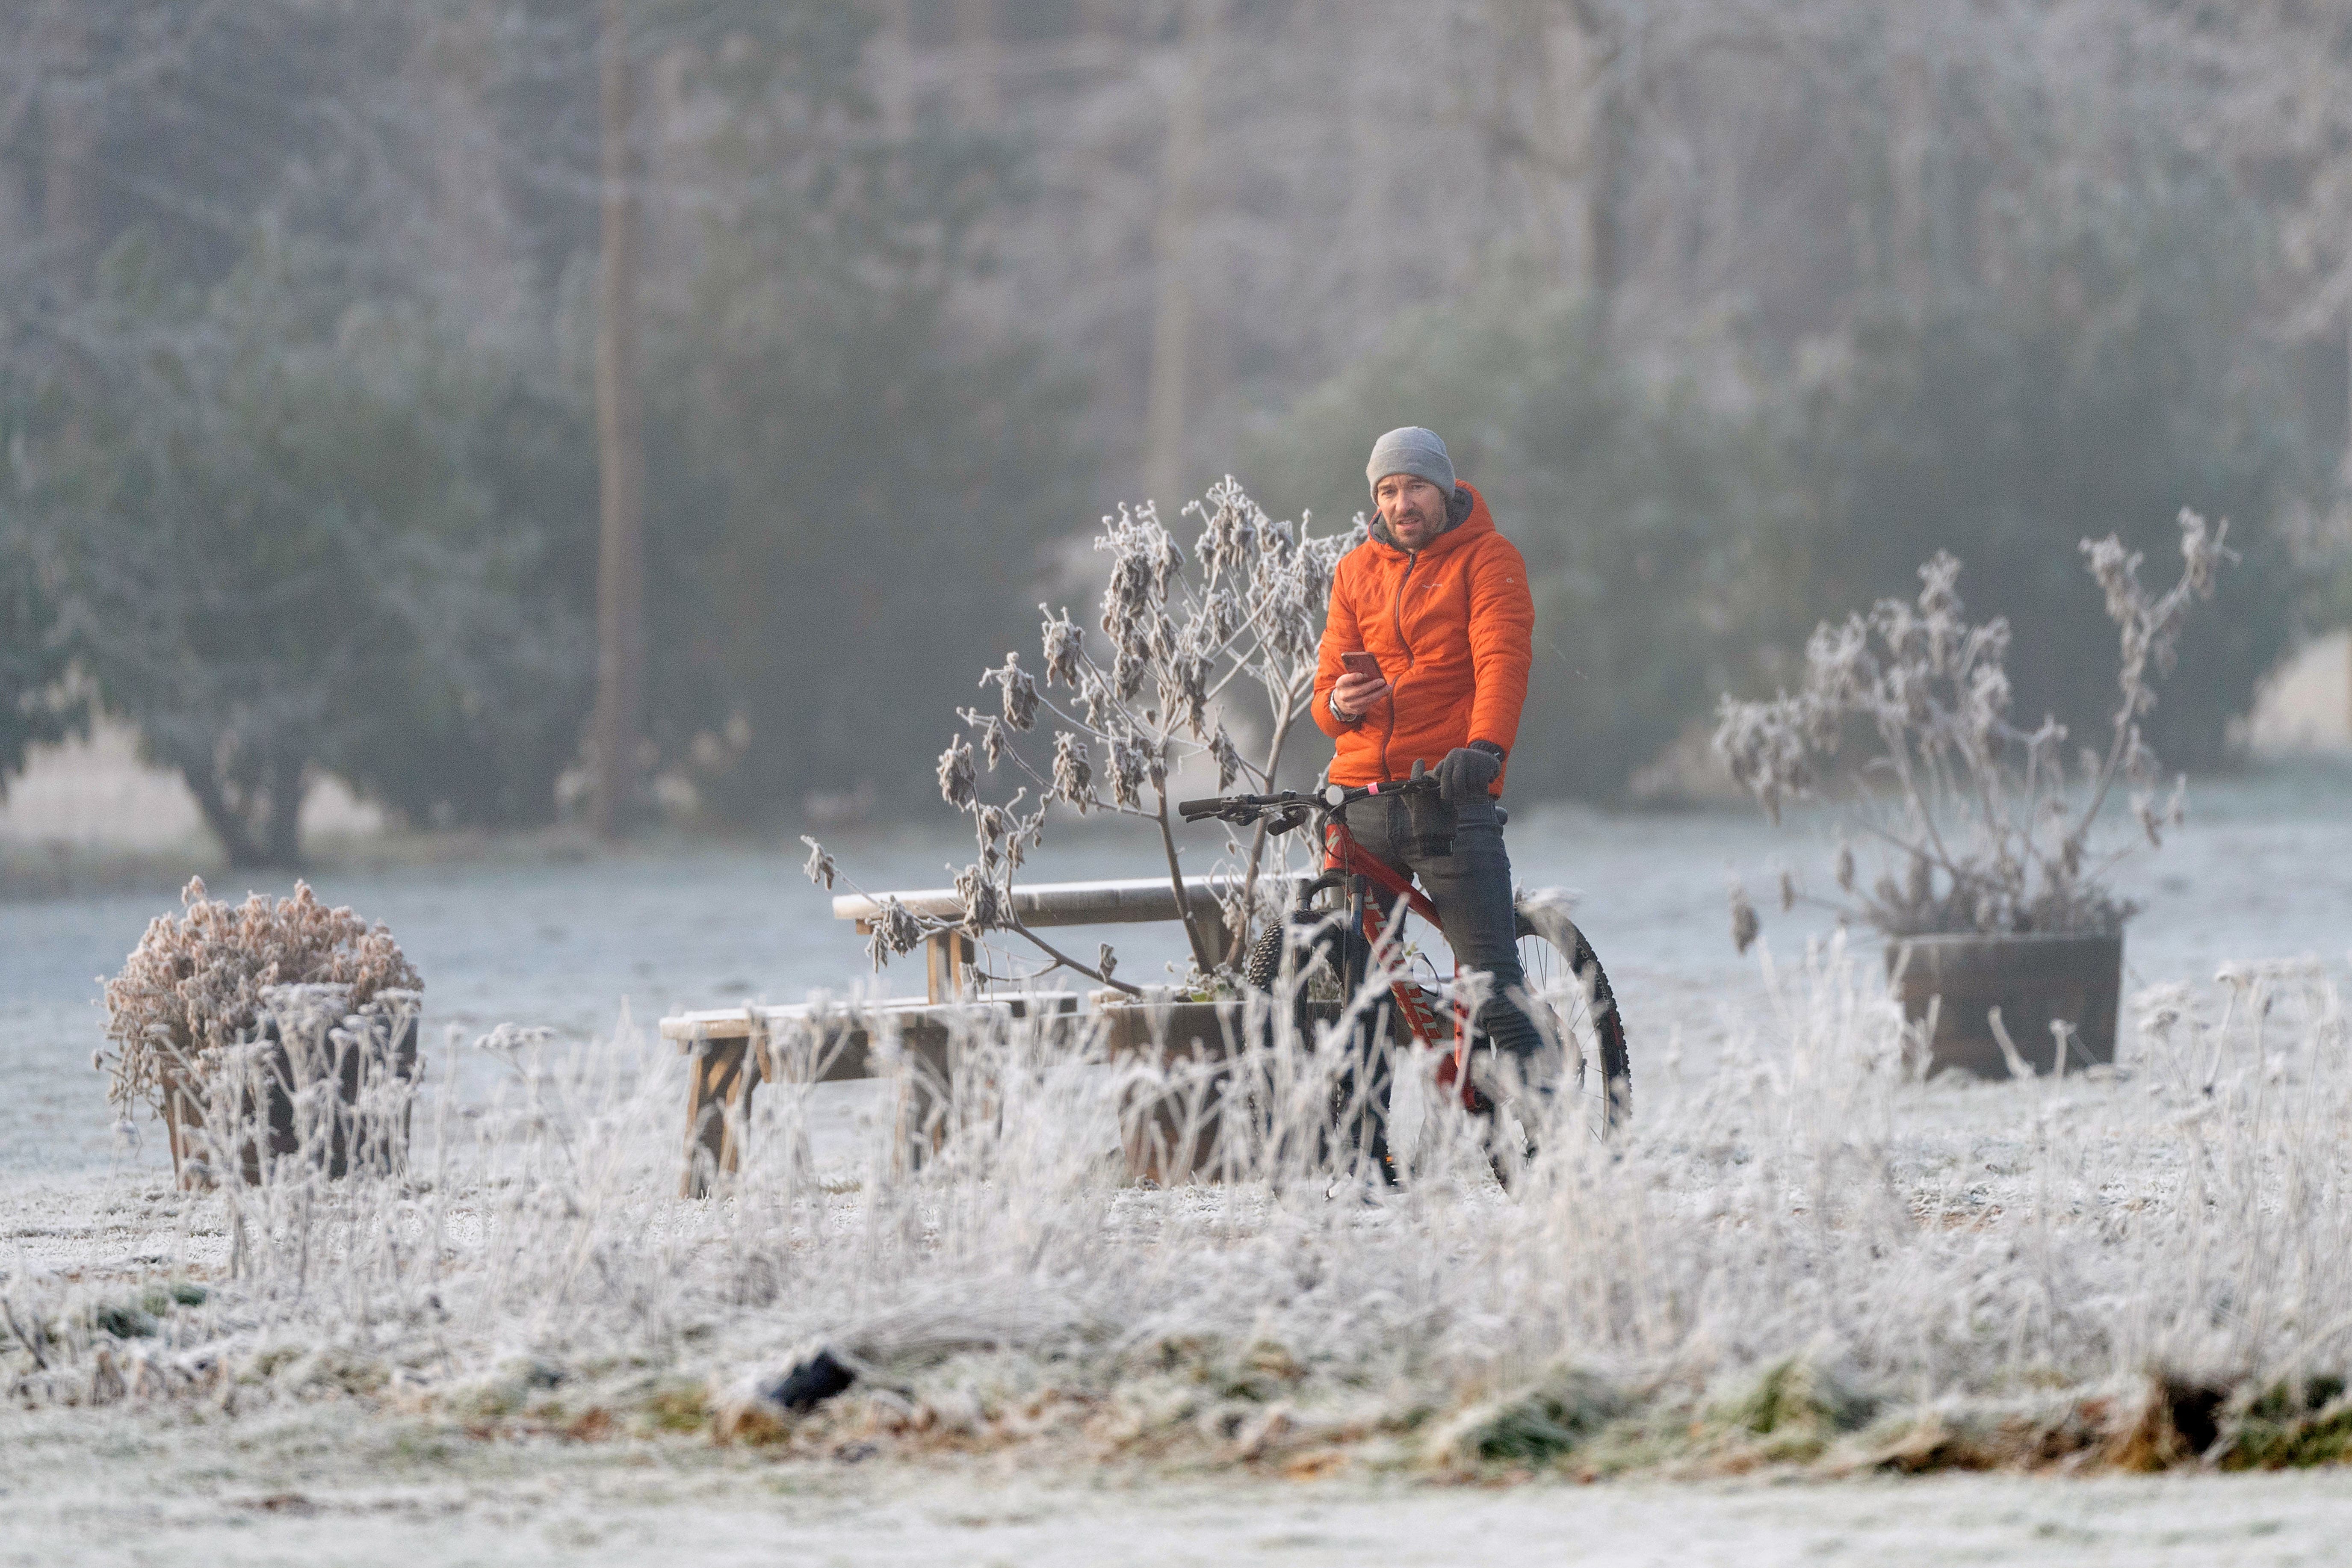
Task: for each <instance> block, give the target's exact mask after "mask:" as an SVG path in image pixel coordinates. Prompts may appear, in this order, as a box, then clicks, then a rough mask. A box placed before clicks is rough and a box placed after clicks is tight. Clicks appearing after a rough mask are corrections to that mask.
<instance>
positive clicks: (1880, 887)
mask: <svg viewBox="0 0 2352 1568" xmlns="http://www.w3.org/2000/svg"><path fill="white" fill-rule="evenodd" d="M2229 531H2230V524H2229V522H2228V521H2227V520H2226V519H2225V520H2223V521H2222V522H2221V525H2220V526H2219V527H2218V528H2216V527H2210V526H2209V525H2208V524H2207V522H2206V521H2205V519H2203V518H2202V517H2200V516H2199V515H2198V514H2197V513H2195V512H2193V511H2190V510H2185V509H2184V510H2182V511H2181V513H2180V555H2181V563H2182V565H2181V573H2180V578H2179V582H2177V583H2176V584H2173V586H2172V587H2171V588H2169V589H2168V590H2167V591H2166V592H2165V593H2163V594H2162V595H2151V594H2150V593H2149V592H2148V590H2147V587H2146V586H2145V585H2144V584H2142V583H2141V582H2140V580H2139V569H2140V567H2141V565H2142V564H2143V560H2142V557H2141V556H2140V555H2139V554H2138V553H2137V552H2132V551H2127V550H2126V549H2125V548H2124V546H2123V544H2122V543H2121V542H2119V541H2118V540H2117V539H2116V537H2115V536H2114V535H2112V534H2110V535H2109V536H2108V537H2106V538H2105V539H2103V540H2099V541H2097V542H2093V541H2091V540H2087V539H2086V540H2084V541H2083V543H2082V551H2083V554H2084V557H2085V559H2086V562H2087V563H2088V567H2089V570H2090V573H2091V575H2092V577H2093V578H2094V579H2095V581H2096V583H2097V584H2098V586H2099V589H2100V592H2101V593H2102V595H2104V596H2105V608H2106V613H2107V618H2108V619H2109V620H2111V621H2113V622H2114V623H2115V626H2116V633H2117V637H2118V639H2119V642H2120V657H2119V661H2118V665H2117V670H2116V683H2117V689H2118V699H2119V700H2118V701H2117V705H2116V712H2115V717H2114V720H2113V721H2112V726H2111V729H2112V732H2111V734H2110V735H2109V737H2108V741H2107V744H2106V746H2105V750H2104V751H2102V750H2099V749H2097V748H2093V747H2084V748H2083V749H2082V750H2081V751H2080V752H2079V753H2077V755H2076V757H2075V758H2074V763H2073V771H2072V773H2070V772H2069V761H2068V758H2067V755H2066V749H2065V742H2066V738H2067V736H2066V729H2065V726H2063V725H2062V724H2060V723H2059V722H2058V721H2056V720H2055V719H2053V718H2049V717H2046V716H2045V717H2044V718H2043V719H2042V722H2041V723H2040V724H2039V725H2038V726H2036V727H2035V728H2033V729H2032V730H2026V729H2022V728H2020V727H2019V726H2018V725H2017V724H2015V723H2013V722H2011V718H2010V700H2011V686H2010V679H2009V671H2008V668H2007V665H2006V661H2007V658H2008V655H2009V648H2010V627H2009V622H2008V621H2007V620H2006V619H2004V618H2001V617H1998V616H1997V617H1995V618H1994V619H1992V620H1990V621H1987V622H1985V623H1983V624H1982V625H1978V626H1971V625H1970V624H1969V620H1968V618H1967V616H1966V614H1965V613H1964V609H1963V606H1962V605H1961V603H1960V596H1959V592H1958V583H1959V575H1960V563H1959V561H1958V559H1957V558H1956V557H1954V556H1953V555H1951V554H1950V553H1949V552H1937V555H1936V557H1935V558H1934V559H1933V560H1931V561H1929V562H1928V563H1927V564H1926V565H1924V566H1922V567H1920V568H1919V578H1920V583H1921V587H1920V591H1919V595H1918V597H1917V598H1916V600H1915V601H1906V600H1902V599H1882V600H1880V601H1879V602H1878V603H1877V605H1874V607H1873V608H1872V609H1871V611H1870V613H1869V614H1868V615H1867V616H1861V615H1854V616H1847V617H1846V619H1845V620H1844V621H1843V623H1842V624H1839V625H1835V626H1832V625H1831V624H1830V623H1828V622H1823V623H1822V625H1821V626H1818V627H1816V628H1815V630H1814V632H1813V635H1812V637H1811V639H1810V640H1809V641H1808V642H1807V644H1806V646H1805V679H1804V684H1803V685H1802V686H1801V688H1800V689H1798V690H1797V691H1796V692H1795V693H1794V694H1791V693H1789V692H1786V691H1783V692H1781V693H1780V694H1779V695H1778V696H1776V697H1773V698H1771V699H1770V700H1765V701H1756V702H1741V701H1738V700H1733V699H1731V698H1729V697H1727V698H1725V699H1724V700H1723V706H1722V710H1721V723H1720V725H1719V727H1718V728H1717V731H1716V734H1715V749H1716V751H1717V753H1718V754H1720V755H1721V756H1722V757H1723V758H1724V760H1725V761H1726V762H1727V763H1728V764H1729V765H1730V768H1731V773H1732V776H1733V777H1735V778H1737V779H1738V781H1739V782H1740V783H1741V784H1745V785H1747V786H1748V788H1749V789H1750V790H1752V791H1753V792H1755V795H1756V798H1757V799H1758V800H1759V802H1760V803H1761V804H1762V805H1763V807H1764V810H1765V812H1766V813H1767V814H1768V815H1769V816H1771V818H1772V819H1773V820H1774V821H1775V822H1777V821H1779V820H1780V807H1781V805H1782V804H1783V803H1784V802H1785V801H1788V800H1790V799H1802V798H1804V797H1806V796H1809V795H1811V794H1813V792H1814V791H1815V790H1817V789H1819V788H1821V787H1822V784H1823V781H1824V778H1825V777H1826V775H1827V774H1828V772H1829V769H1830V763H1831V760H1832V758H1834V757H1835V756H1836V754H1837V752H1838V751H1839V748H1840V746H1841V744H1842V743H1843V742H1844V741H1845V740H1846V739H1847V737H1848V735H1849V733H1850V732H1851V731H1853V730H1854V729H1855V728H1857V727H1860V728H1862V729H1864V730H1865V731H1867V732H1868V733H1869V734H1871V735H1872V736H1873V737H1874V739H1875V741H1876V742H1877V749H1876V752H1875V753H1874V754H1873V755H1872V756H1870V757H1869V758H1868V760H1867V761H1866V763H1864V766H1863V767H1861V768H1858V769H1850V770H1848V771H1847V772H1846V773H1845V774H1844V775H1843V776H1845V777H1846V778H1848V779H1850V780H1851V781H1852V782H1853V785H1854V787H1855V788H1856V789H1857V791H1858V792H1859V793H1860V796H1861V798H1860V799H1859V801H1858V802H1857V804H1858V805H1860V807H1861V808H1862V809H1861V811H1860V812H1859V813H1858V815H1857V818H1856V820H1857V825H1858V826H1860V827H1861V828H1862V829H1863V831H1864V832H1865V833H1867V834H1868V835H1870V836H1872V837H1876V838H1877V839H1879V840H1880V841H1881V843H1882V844H1883V845H1884V846H1885V849H1886V851H1887V857H1888V859H1889V861H1890V862H1891V863H1890V864H1889V865H1888V866H1887V867H1886V868H1885V869H1884V870H1882V871H1881V872H1880V873H1879V875H1878V876H1877V877H1876V879H1874V880H1873V881H1871V882H1869V883H1868V884H1866V885H1865V884H1864V882H1863V881H1862V880H1861V879H1860V874H1859V872H1858V870H1857V868H1856V866H1855V861H1854V855H1853V847H1852V846H1850V845H1846V844H1841V845H1840V846H1839V848H1838V854H1837V865H1836V879H1837V885H1838V888H1839V889H1840V890H1841V891H1842V892H1843V894H1844V895H1845V900H1843V901H1839V902H1837V903H1835V905H1834V906H1833V907H1836V908H1838V909H1839V910H1840V911H1841V913H1843V914H1858V915H1859V916H1861V917H1862V918H1863V919H1864V920H1865V921H1868V922H1869V923H1870V924H1872V925H1874V926H1875V927H1877V928H1878V929H1879V930H1880V931H1884V932H1885V933H1886V934H1888V935H1890V936H1896V935H1916V934H1921V933H1926V932H1933V931H1982V932H1987V933H1997V932H2025V931H2047V932H2061V931H2115V930H2117V929H2119V928H2120V927H2121V926H2122V924H2123V922H2124V921H2126V919H2128V918H2129V917H2130V915H2131V913H2132V909H2131V906H2130V905H2128V904H2126V903H2124V902H2122V901H2119V900H2116V898H2115V897H2114V896H2113V895H2112V894H2110V893H2109V892H2108V891H2107V889H2106V888H2105V885H2104V884H2103V882H2102V879H2101V875H2102V873H2103V872H2104V871H2105V869H2106V868H2107V867H2108V866H2110V865H2112V864H2113V862H2114V860H2115V858H2117V857H2116V856H2109V857H2108V858H2106V859H2105V861H2096V862H2095V861H2094V860H2092V858H2090V850H2089V845H2090V837H2091V831H2092V828H2093V826H2094V825H2095V823H2096V822H2097V820H2098V816H2099V813H2100V810H2101V808H2102V807H2103V806H2105V804H2106V800H2107V796H2108V794H2109V792H2110V791H2111V790H2112V788H2113V787H2114V784H2115V783H2116V779H2117V778H2119V777H2120V778H2122V779H2123V780H2125V781H2126V783H2127V784H2129V786H2130V788H2131V791H2132V795H2131V803H2132V810H2133V814H2134V816H2136V817H2137V820H2138V822H2139V824H2140V827H2141V830H2142V832H2143V833H2144V834H2145V836H2146V837H2147V842H2148V843H2149V844H2150V845H2152V846H2160V845H2161V843H2162V842H2163V829H2164V827H2165V826H2167V825H2168V824H2171V823H2178V822H2179V821H2180V820H2182V817H2183V814H2184V813H2183V804H2182V802H2183V789H2182V785H2181V784H2180V782H2179V781H2176V782H2175V784H2174V787H2173V790H2172V793H2171V795H2170V797H2169V799H2168V800H2166V801H2164V802H2163V803H2162V804H2159V803H2158V795H2157V787H2158V782H2159V771H2160V770H2159V764H2158V761H2157V757H2156V753H2155V752H2154V751H2153V750H2152V749H2151V748H2150V747H2149V745H2148V743H2147V736H2146V735H2145V734H2144V733H2143V732H2142V731H2141V728H2140V720H2141V718H2142V717H2143V716H2144V715H2145V714H2147V712H2148V711H2149V710H2151V709H2153V708H2154V707H2155V706H2156V682H2157V681H2158V679H2160V678H2162V677H2163V676H2166V675H2168V674H2170V673H2171V670H2172V667H2173V663H2174V660H2175V658H2177V657H2178V654H2179V641H2180V633H2181V629H2182V626H2183V625H2184V624H2185V622H2186V620H2187V618H2188V612H2189V604H2190V602H2191V601H2192V600H2194V599H2206V598H2210V597H2211V596H2212V594H2213V588H2214V583H2215V579H2216V577H2217V576H2218V575H2219V574H2220V572H2221V568H2222V567H2223V566H2224V565H2226V564H2227V563H2229V562H2231V561H2233V560H2235V559H2236V558H2237V557H2236V552H2234V551H2232V550H2231V549H2230V548H2229V547H2228V545H2227V543H2226V540H2227V538H2228V535H2229ZM1783 876H1784V878H1785V876H1786V873H1783ZM1792 891H1793V889H1789V888H1788V887H1787V884H1785V883H1784V892H1783V898H1782V904H1783V907H1784V908H1785V907H1786V906H1787V905H1788V904H1789V903H1790V902H1792V901H1793V898H1792V896H1791V894H1792ZM1733 910H1734V922H1733V924H1734V941H1735V942H1738V945H1739V947H1740V948H1741V949H1742V950H1743V951H1744V950H1745V949H1746V948H1747V946H1748V942H1750V941H1752V940H1753V939H1754V936H1755V933H1756V929H1757V921H1756V917H1755V912H1754V909H1753V906H1752V905H1750V904H1749V903H1748V900H1747V898H1746V896H1745V894H1744V893H1740V892H1738V889H1736V888H1735V889H1734V899H1733ZM1743 911H1744V912H1743Z"/></svg>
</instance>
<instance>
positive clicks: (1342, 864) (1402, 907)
mask: <svg viewBox="0 0 2352 1568" xmlns="http://www.w3.org/2000/svg"><path fill="white" fill-rule="evenodd" d="M1436 787H1437V781H1436V780H1435V779H1433V778H1430V777H1428V776H1427V775H1423V776H1420V777H1416V778H1413V779H1411V780H1405V781H1401V782H1399V783H1395V784H1385V785H1383V784H1370V785H1366V786H1363V787H1361V788H1359V789H1343V788H1339V787H1337V786H1333V787H1331V788H1329V789H1327V790H1326V791H1324V792H1322V794H1321V795H1320V796H1319V797H1307V796H1300V795H1277V796H1265V797H1258V798H1257V799H1256V800H1255V801H1253V802H1251V805H1252V806H1253V807H1254V808H1255V809H1296V808H1297V807H1300V806H1305V807H1308V808H1311V809H1312V810H1313V811H1314V813H1315V815H1316V816H1318V818H1319V819H1320V826H1321V832H1322V838H1323V874H1322V875H1321V876H1319V877H1318V878H1317V879H1315V880H1314V881H1313V882H1311V883H1309V884H1308V886H1307V889H1306V893H1307V898H1309V899H1311V898H1313V897H1314V896H1315V895H1316V894H1317V893H1318V892H1321V891H1323V890H1325V889H1331V890H1335V891H1338V892H1340V893H1342V894H1343V895H1344V896H1345V899H1346V909H1345V919H1346V929H1348V930H1350V931H1360V932H1361V933H1362V934H1363V937H1364V943H1365V945H1364V947H1363V949H1362V950H1360V951H1361V954H1362V956H1361V957H1359V950H1358V949H1356V948H1355V947H1354V946H1353V944H1351V943H1343V944H1342V945H1341V954H1342V958H1341V972H1340V974H1339V988H1340V993H1341V994H1342V995H1344V996H1347V997H1349V998H1350V999H1351V1000H1352V999H1353V998H1354V997H1356V996H1358V995H1360V994H1362V992H1363V989H1364V983H1365V981H1366V979H1367V977H1368V973H1369V965H1370V961H1371V960H1372V959H1374V958H1378V957H1379V956H1380V955H1381V953H1382V952H1383V951H1385V950H1389V949H1391V948H1392V947H1393V945H1394V944H1395V943H1396V942H1398V941H1399V939H1400V938H1401V937H1402V932H1403V914H1404V912H1405V911H1406V910H1410V911H1411V912H1412V913H1413V914H1417V915H1419V916H1420V917H1421V918H1422V919H1423V920H1425V921H1428V922H1429V923H1430V924H1431V925H1433V926H1435V927H1437V928H1438V930H1439V931H1444V921H1441V920H1439V919H1438V915H1437V906H1436V905H1435V904H1433V903H1432V902H1431V901H1430V900H1429V896H1428V895H1427V894H1426V893H1424V892H1423V891H1422V890H1421V889H1419V888H1416V887H1415V886H1413V884H1412V879H1411V877H1410V876H1408V875H1404V874H1401V873H1399V872H1398V871H1396V870H1394V869H1393V868H1391V867H1390V866H1388V865H1387V864H1386V863H1385V862H1383V861H1381V860H1380V859H1378V858H1375V857H1374V856H1373V855H1372V854H1371V853H1370V851H1369V850H1367V849H1365V848H1364V847H1363V846H1362V845H1360V844H1359V843H1358V842H1357V841H1356V837H1355V835H1354V834H1352V833H1350V832H1349V831H1348V824H1347V818H1346V816H1345V812H1346V809H1347V807H1348V806H1349V805H1350V804H1352V803H1353V802H1355V801H1359V800H1369V799H1371V798H1374V797H1376V796H1379V795H1394V794H1399V793H1402V791H1405V790H1419V791H1423V792H1424V793H1428V792H1433V791H1434V790H1435V789H1436ZM1223 804H1224V803H1223V802H1218V801H1188V802H1185V803H1184V805H1182V806H1181V807H1180V810H1181V812H1182V814H1183V815H1184V816H1185V817H1186V819H1187V820H1192V819H1193V818H1194V817H1195V816H1212V815H1223V812H1222V811H1218V810H1215V809H1213V808H1216V807H1220V806H1223ZM1376 887H1377V888H1378V889H1381V891H1382V892H1384V893H1386V894H1387V895H1388V898H1387V899H1386V900H1375V899H1374V898H1373V897H1372V889H1374V888H1376ZM1383 904H1386V905H1387V906H1388V907H1389V908H1391V909H1394V910H1396V911H1397V912H1396V914H1395V915H1394V916H1393V917H1390V916H1388V915H1385V914H1384V913H1383V911H1382V905H1383ZM1461 973H1462V969H1461V963H1460V961H1459V960H1457V961H1456V962H1455V964H1454V976H1455V979H1456V982H1457V984H1455V986H1454V998H1453V1014H1454V1016H1453V1024H1454V1049H1453V1050H1452V1051H1451V1052H1450V1053H1448V1054H1447V1055H1446V1056H1445V1058H1444V1059H1443V1060H1442V1061H1440V1062H1439V1064H1438V1068H1437V1085H1438V1088H1439V1089H1440V1090H1441V1091H1442V1090H1444V1089H1454V1091H1455V1092H1456V1093H1457V1094H1458V1095H1459V1096H1460V1098H1461V1100H1462V1103H1463V1107H1464V1109H1465V1110H1471V1111H1474V1112H1475V1111H1481V1110H1485V1109H1486V1105H1485V1100H1484V1097H1483V1096H1481V1095H1480V1094H1479V1093H1478V1091H1477V1090H1476V1089H1475V1088H1474V1087H1473V1086H1472V1084H1471V1081H1470V1070H1469V1069H1470V1018H1469V1009H1468V1007H1467V1006H1466V1005H1465V1002H1464V1000H1463V992H1462V987H1461V985H1460V984H1459V980H1460V977H1461ZM1389 995H1390V997H1391V1000H1392V1001H1393V1002H1394V1003H1395V1005H1396V1009H1397V1014H1398V1016H1400V1017H1401V1018H1402V1019H1403V1020H1404V1025H1405V1027H1406V1029H1407V1030H1408V1031H1409V1032H1410V1033H1411V1034H1412V1038H1413V1040H1414V1042H1415V1043H1416V1044H1418V1045H1421V1046H1424V1047H1429V1048H1431V1049H1433V1050H1434V1049H1437V1048H1438V1047H1439V1042H1440V1025H1439V1020H1438V1011H1437V1005H1436V1002H1435V999H1434V998H1433V997H1432V996H1431V994H1430V993H1429V991H1428V989H1427V988H1426V987H1425V986H1423V985H1422V984H1420V983H1418V982H1417V981H1413V980H1411V979H1407V978H1405V977H1404V976H1402V975H1400V976H1399V977H1398V978H1397V979H1395V980H1394V981H1391V983H1390V985H1389ZM1367 1048H1369V1046H1368V1047H1367Z"/></svg>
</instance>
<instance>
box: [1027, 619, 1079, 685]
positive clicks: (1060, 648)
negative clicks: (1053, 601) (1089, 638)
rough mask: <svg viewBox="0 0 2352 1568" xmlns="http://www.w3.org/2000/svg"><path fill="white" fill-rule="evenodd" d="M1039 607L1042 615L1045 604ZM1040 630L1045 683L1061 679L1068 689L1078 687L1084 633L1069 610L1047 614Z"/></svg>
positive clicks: (1049, 683)
mask: <svg viewBox="0 0 2352 1568" xmlns="http://www.w3.org/2000/svg"><path fill="white" fill-rule="evenodd" d="M1037 608H1038V610H1039V611H1040V612H1041V613H1042V612H1045V605H1038V606H1037ZM1040 629H1041V630H1042V632H1043V634H1044V639H1043V640H1044V642H1045V682H1046V684H1047V685H1049V686H1050V685H1052V684H1053V683H1054V682H1055V681H1056V680H1058V681H1060V682H1061V683H1062V684H1063V685H1065V686H1076V685H1077V683H1078V660H1079V658H1080V657H1081V656H1082V655H1083V654H1084V652H1085V633H1084V632H1083V631H1082V630H1081V629H1080V628H1079V626H1078V624H1077V623H1076V621H1073V620H1072V619H1070V612H1069V611H1068V610H1067V609H1064V610H1063V611H1062V613H1061V614H1060V615H1059V616H1055V615H1053V614H1050V613H1047V614H1046V615H1045V621H1044V623H1043V625H1042V626H1041V628H1040Z"/></svg>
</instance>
